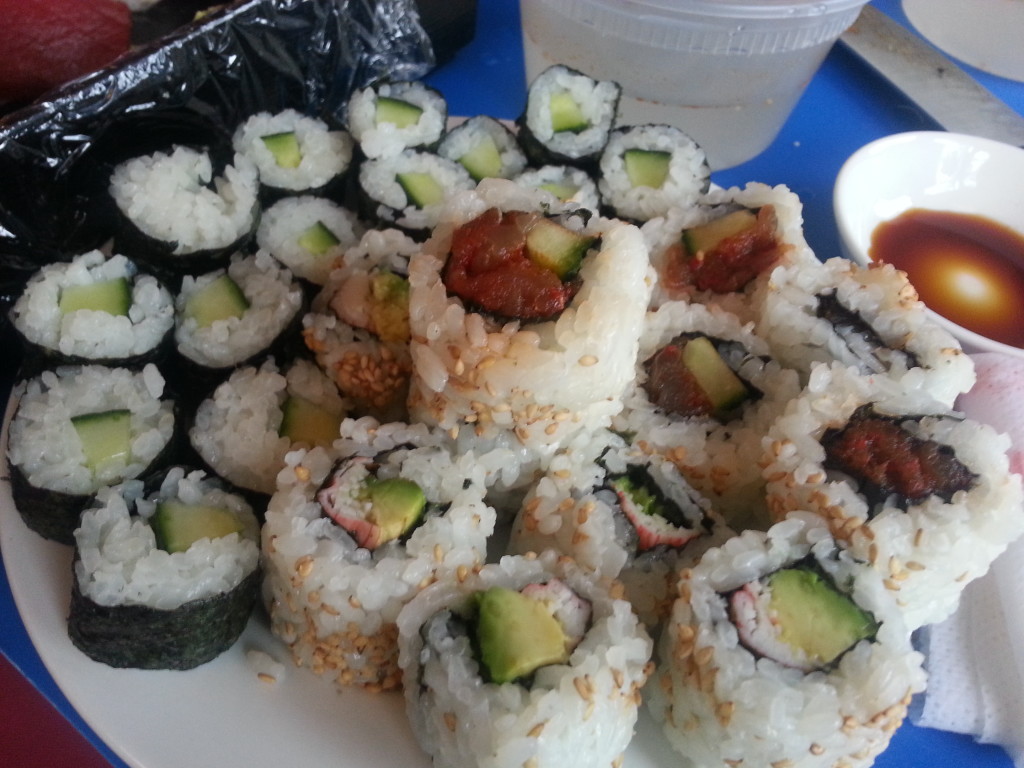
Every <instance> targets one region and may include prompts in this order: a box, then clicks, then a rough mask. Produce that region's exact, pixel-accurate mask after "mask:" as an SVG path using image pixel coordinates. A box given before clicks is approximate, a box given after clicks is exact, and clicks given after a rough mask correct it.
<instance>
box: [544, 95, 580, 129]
mask: <svg viewBox="0 0 1024 768" xmlns="http://www.w3.org/2000/svg"><path fill="white" fill-rule="evenodd" d="M548 106H549V108H550V110H551V130H553V131H554V132H555V133H560V132H562V131H569V132H570V133H579V132H580V131H585V130H586V129H587V128H589V127H590V123H589V121H588V120H587V118H585V117H584V116H583V110H582V109H580V105H579V104H578V103H577V102H576V99H574V98H573V97H572V96H571V95H570V94H569V92H568V91H554V92H553V93H552V94H551V97H550V99H549V101H548Z"/></svg>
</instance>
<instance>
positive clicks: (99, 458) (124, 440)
mask: <svg viewBox="0 0 1024 768" xmlns="http://www.w3.org/2000/svg"><path fill="white" fill-rule="evenodd" d="M71 425H72V426H73V427H74V428H75V432H76V433H77V434H78V439H79V441H80V442H81V443H82V452H83V453H85V464H86V466H87V467H89V469H91V470H92V471H94V472H95V471H96V469H97V468H98V467H99V466H100V465H102V464H105V463H106V462H108V461H114V460H118V459H119V460H123V461H124V462H126V463H127V461H128V458H129V457H130V456H131V452H132V414H131V411H128V410H124V409H118V410H113V411H101V412H100V413H85V414H82V415H81V416H73V417H72V418H71Z"/></svg>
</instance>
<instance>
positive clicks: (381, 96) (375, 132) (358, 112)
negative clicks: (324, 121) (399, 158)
mask: <svg viewBox="0 0 1024 768" xmlns="http://www.w3.org/2000/svg"><path fill="white" fill-rule="evenodd" d="M347 116H348V117H347V120H348V130H349V132H350V133H351V134H352V136H353V138H354V139H355V140H356V143H357V144H358V146H359V149H360V151H361V152H362V153H363V155H364V156H366V157H368V158H379V157H393V156H395V155H398V154H400V153H401V152H402V151H403V150H406V149H416V150H423V151H432V150H434V149H435V148H436V147H437V143H438V142H439V141H440V140H441V136H442V135H443V134H444V130H445V126H446V124H447V121H448V104H447V102H446V101H445V100H444V97H443V96H442V95H441V94H440V93H439V92H438V91H436V90H434V89H433V88H431V87H430V86H428V85H426V84H425V83H422V82H420V81H418V80H412V81H394V82H381V83H377V84H375V85H371V86H369V87H367V88H363V89H361V90H357V91H356V92H355V93H353V94H352V96H351V97H350V98H349V101H348V111H347Z"/></svg>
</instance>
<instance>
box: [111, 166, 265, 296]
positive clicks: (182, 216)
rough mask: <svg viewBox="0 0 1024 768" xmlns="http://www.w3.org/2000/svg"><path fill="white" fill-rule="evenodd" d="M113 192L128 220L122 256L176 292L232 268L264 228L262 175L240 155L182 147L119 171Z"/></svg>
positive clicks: (119, 246)
mask: <svg viewBox="0 0 1024 768" xmlns="http://www.w3.org/2000/svg"><path fill="white" fill-rule="evenodd" d="M109 191H110V195H111V197H113V199H114V203H115V204H116V205H117V208H118V211H119V212H120V214H121V227H120V229H119V231H118V233H117V234H116V236H115V250H116V251H117V252H118V253H123V254H125V255H126V256H128V257H129V258H131V259H133V260H135V261H136V262H137V263H138V264H139V265H140V266H142V267H143V268H144V269H145V270H146V271H148V272H151V273H152V274H154V275H156V276H157V277H159V278H160V279H161V280H163V281H164V282H166V283H167V284H168V285H169V286H170V287H171V289H172V290H174V289H176V288H177V286H178V284H179V283H180V282H181V277H182V275H185V274H196V273H198V272H205V271H207V270H209V269H212V268H213V267H214V266H218V265H220V264H223V263H225V262H226V261H227V259H228V256H229V255H230V254H231V253H232V252H234V251H236V250H238V249H239V248H241V247H243V246H244V245H245V244H246V243H247V242H248V241H249V239H250V238H251V237H252V235H253V233H254V232H255V230H256V225H257V223H258V221H259V171H258V170H257V169H256V165H255V164H254V163H253V162H252V161H251V160H249V159H248V158H246V157H244V156H243V155H239V154H236V155H235V156H234V158H233V159H231V158H227V159H225V158H221V157H220V156H219V153H216V152H214V151H212V150H207V149H193V148H191V147H187V146H176V147H174V148H173V149H172V150H171V151H169V152H154V153H153V154H150V155H143V156H141V157H136V158H132V159H130V160H126V161H125V162H123V163H121V164H120V165H118V166H117V167H115V168H114V171H113V173H112V174H111V177H110V185H109Z"/></svg>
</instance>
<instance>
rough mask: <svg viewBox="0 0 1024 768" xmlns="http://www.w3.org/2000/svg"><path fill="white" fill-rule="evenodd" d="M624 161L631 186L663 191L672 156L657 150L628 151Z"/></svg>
mask: <svg viewBox="0 0 1024 768" xmlns="http://www.w3.org/2000/svg"><path fill="white" fill-rule="evenodd" d="M622 160H623V162H624V163H625V165H626V176H627V177H628V178H629V183H630V184H631V185H633V186H634V187H650V188H651V189H661V188H662V186H663V185H664V184H665V180H666V179H667V178H668V168H669V163H670V161H671V160H672V154H671V153H670V152H662V151H660V150H655V149H627V150H626V151H625V152H623V153H622Z"/></svg>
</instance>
